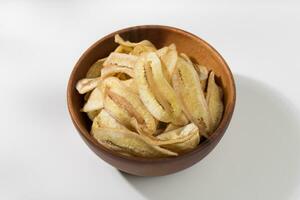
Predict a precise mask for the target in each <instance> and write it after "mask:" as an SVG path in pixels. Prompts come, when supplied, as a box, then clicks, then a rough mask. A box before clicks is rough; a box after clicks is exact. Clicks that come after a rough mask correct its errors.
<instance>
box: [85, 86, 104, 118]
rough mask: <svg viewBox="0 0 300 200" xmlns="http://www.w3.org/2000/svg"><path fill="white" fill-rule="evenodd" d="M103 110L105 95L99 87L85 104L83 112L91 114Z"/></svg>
mask: <svg viewBox="0 0 300 200" xmlns="http://www.w3.org/2000/svg"><path fill="white" fill-rule="evenodd" d="M101 108H103V93H102V91H101V89H100V88H99V87H96V88H95V89H94V90H93V91H92V93H91V94H90V96H89V99H88V100H87V102H86V103H85V104H84V106H83V108H82V111H83V112H91V111H95V110H100V109H101Z"/></svg>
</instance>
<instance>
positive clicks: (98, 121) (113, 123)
mask: <svg viewBox="0 0 300 200" xmlns="http://www.w3.org/2000/svg"><path fill="white" fill-rule="evenodd" d="M100 127H102V128H117V129H122V130H128V129H127V128H126V127H125V126H123V125H122V124H120V123H119V122H117V120H115V119H114V118H113V117H112V116H111V115H110V114H109V113H108V112H107V111H106V110H103V109H102V110H101V111H100V113H99V114H98V115H97V116H96V117H95V118H94V120H93V124H92V129H96V128H100Z"/></svg>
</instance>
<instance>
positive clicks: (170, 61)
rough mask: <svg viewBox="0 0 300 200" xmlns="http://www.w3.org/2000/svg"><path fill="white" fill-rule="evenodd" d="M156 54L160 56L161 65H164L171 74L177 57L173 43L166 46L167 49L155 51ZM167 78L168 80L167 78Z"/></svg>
mask: <svg viewBox="0 0 300 200" xmlns="http://www.w3.org/2000/svg"><path fill="white" fill-rule="evenodd" d="M157 55H158V56H159V57H160V59H161V61H162V63H163V65H164V66H166V68H167V70H168V72H169V75H170V76H172V74H173V72H174V70H175V66H176V62H177V58H178V54H177V51H176V46H175V44H171V45H170V46H169V47H167V51H165V50H162V51H161V52H157ZM167 79H168V80H169V78H167Z"/></svg>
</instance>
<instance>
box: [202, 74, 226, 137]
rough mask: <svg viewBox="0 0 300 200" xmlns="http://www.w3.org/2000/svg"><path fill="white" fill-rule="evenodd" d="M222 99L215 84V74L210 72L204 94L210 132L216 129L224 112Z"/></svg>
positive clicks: (221, 93)
mask: <svg viewBox="0 0 300 200" xmlns="http://www.w3.org/2000/svg"><path fill="white" fill-rule="evenodd" d="M222 97H223V92H222V89H221V88H220V87H219V86H218V85H217V84H216V82H215V74H214V72H213V71H212V72H210V74H209V78H208V85H207V94H206V101H207V104H208V108H209V112H210V115H211V118H212V126H211V132H212V131H214V130H215V129H216V128H217V127H218V125H219V123H220V121H221V119H222V114H223V110H224V106H223V101H222Z"/></svg>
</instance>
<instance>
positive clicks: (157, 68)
mask: <svg viewBox="0 0 300 200" xmlns="http://www.w3.org/2000/svg"><path fill="white" fill-rule="evenodd" d="M147 61H148V62H150V63H151V64H150V66H151V69H152V74H153V79H154V81H155V82H156V85H159V87H157V90H158V91H159V93H160V96H161V97H163V98H164V99H165V101H167V104H168V105H170V110H169V112H170V116H171V118H172V120H171V122H172V123H174V124H177V125H184V124H186V123H187V121H186V120H185V119H184V118H182V116H183V114H182V107H181V104H180V102H179V99H178V98H177V96H176V94H175V91H174V89H173V88H172V86H171V85H170V84H169V82H168V81H167V80H166V79H165V77H164V74H163V70H162V65H161V62H160V60H159V58H158V56H157V55H156V54H155V53H149V54H148V55H147ZM174 64H176V63H174ZM160 103H161V102H160Z"/></svg>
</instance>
